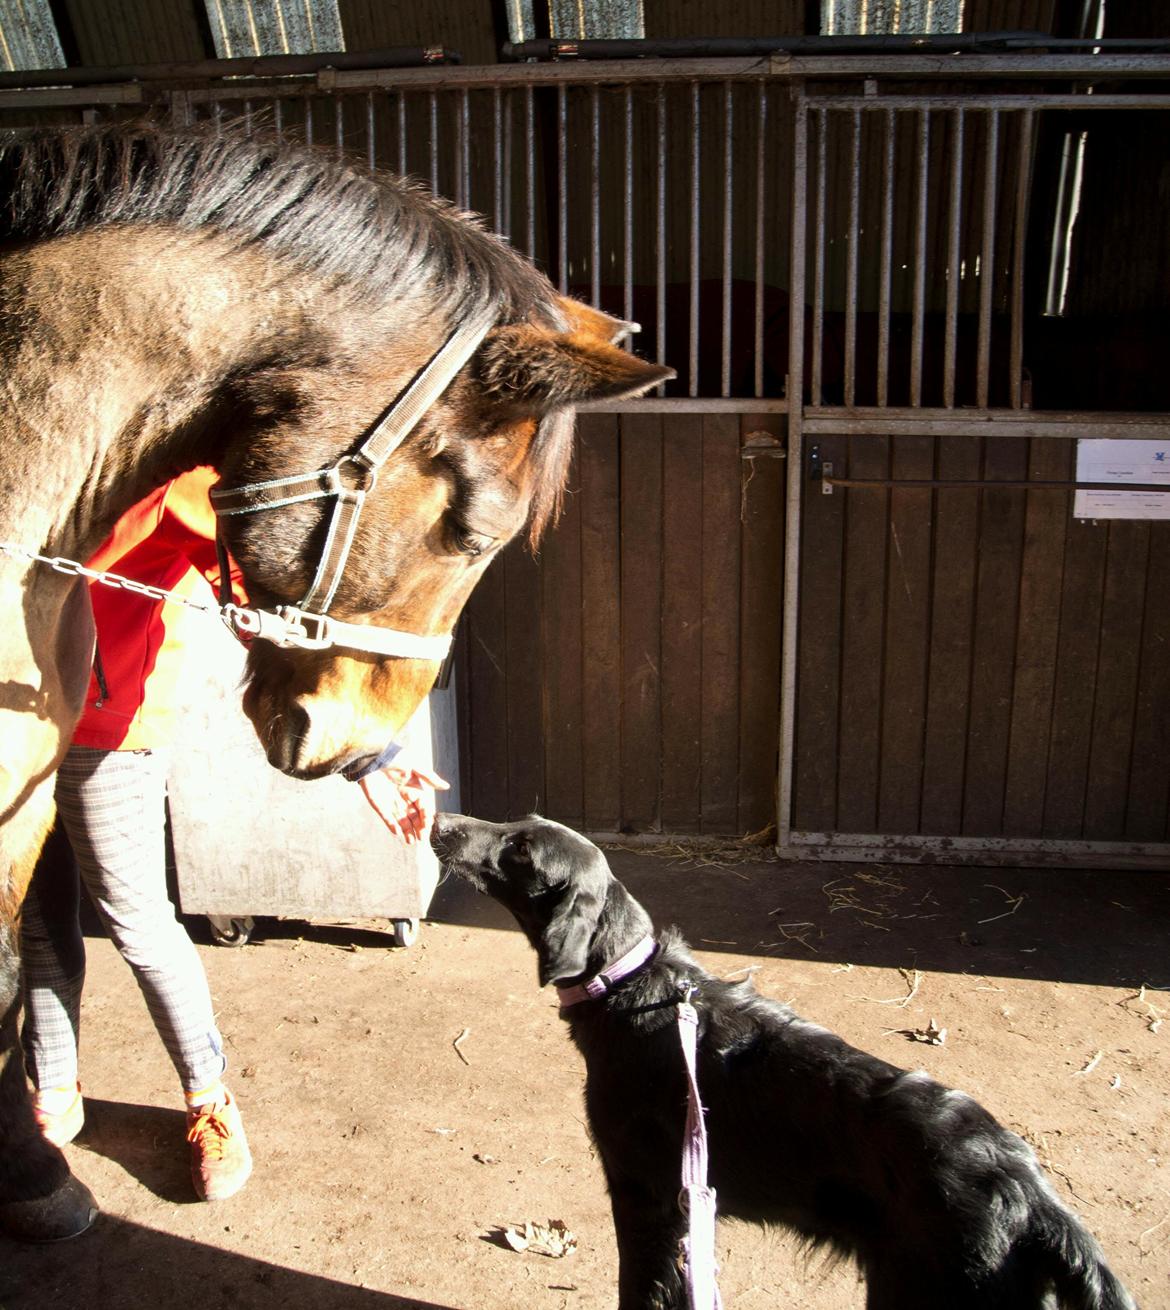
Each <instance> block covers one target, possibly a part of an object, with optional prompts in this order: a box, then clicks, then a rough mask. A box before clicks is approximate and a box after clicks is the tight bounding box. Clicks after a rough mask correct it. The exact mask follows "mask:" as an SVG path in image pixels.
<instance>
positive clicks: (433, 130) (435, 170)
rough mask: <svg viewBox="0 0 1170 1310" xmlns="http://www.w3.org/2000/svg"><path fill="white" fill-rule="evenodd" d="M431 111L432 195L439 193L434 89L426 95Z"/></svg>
mask: <svg viewBox="0 0 1170 1310" xmlns="http://www.w3.org/2000/svg"><path fill="white" fill-rule="evenodd" d="M428 100H429V103H430V111H431V136H430V145H431V191H432V193H433V194H434V195H436V196H437V195H438V194H439V97H438V94H437V93H436V92H435V91H433V90H432V91H431V93H430V96H429V97H428Z"/></svg>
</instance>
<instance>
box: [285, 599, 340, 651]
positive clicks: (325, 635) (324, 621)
mask: <svg viewBox="0 0 1170 1310" xmlns="http://www.w3.org/2000/svg"><path fill="white" fill-rule="evenodd" d="M275 613H276V615H277V617H278V618H280V619H282V620H283V621H284V623H285V625H286V628H285V632H284V634H283V636H282V638H281V640H280V641H278V642H277V643H276V644H277V645H278V646H283V647H284V648H285V649H286V650H328V649H329V647H330V646H332V645H333V638H332V636H331V635H330V632H329V626H330V625H329V616H328V615H326V614H310V613H309V612H308V610H302V609H298V608H297V607H296V606H295V605H277V606H276V608H275Z"/></svg>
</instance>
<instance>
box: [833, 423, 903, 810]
mask: <svg viewBox="0 0 1170 1310" xmlns="http://www.w3.org/2000/svg"><path fill="white" fill-rule="evenodd" d="M889 473H890V456H889V442H888V441H887V439H886V438H884V437H854V438H852V439H851V440H850V455H849V476H850V477H854V478H887V477H889ZM835 494H836V495H841V494H844V496H845V499H846V505H845V552H844V578H843V598H844V613H845V622H844V625H843V627H842V632H841V656H840V659H841V664H840V668H841V731H840V766H839V768H840V775H839V790H838V800H837V826H838V827H840V828H841V829H842V830H844V831H846V832H875V831H876V830H877V810H878V801H877V798H878V775H879V769H880V763H881V703H882V668H881V652H882V646H883V641H884V623H885V579H886V550H887V544H888V541H889V530H888V523H889V493H888V492H887V491H885V490H883V489H877V490H872V491H871V490H864V491H855V490H849V491H846V492H844V493H842V492H841V491H839V490H838V491H837V492H836V493H835Z"/></svg>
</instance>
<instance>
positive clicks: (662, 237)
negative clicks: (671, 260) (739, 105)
mask: <svg viewBox="0 0 1170 1310" xmlns="http://www.w3.org/2000/svg"><path fill="white" fill-rule="evenodd" d="M657 110H658V231H657V236H658V249H657V251H656V252H655V253H656V255H657V257H658V258H657V268H656V269H655V288H654V291H655V298H654V308H655V332H656V335H657V337H658V341H657V347H658V351H657V362H658V363H659V364H665V363H666V88H665V87H664V86H663V85H662V84H661V83H659V86H658V96H657ZM658 394H659V395H660V396H664V395H665V394H666V384H665V383H661V382H660V383H659V384H658Z"/></svg>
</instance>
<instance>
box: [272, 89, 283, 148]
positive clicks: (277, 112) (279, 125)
mask: <svg viewBox="0 0 1170 1310" xmlns="http://www.w3.org/2000/svg"><path fill="white" fill-rule="evenodd" d="M272 125H273V127H275V129H276V139H277V140H278V141H283V140H284V101H283V100H282V99H281V98H280V97H279V96H277V97H276V99H275V100H273V102H272Z"/></svg>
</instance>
